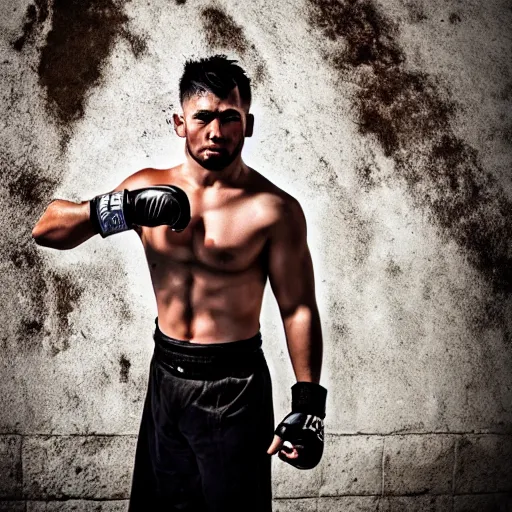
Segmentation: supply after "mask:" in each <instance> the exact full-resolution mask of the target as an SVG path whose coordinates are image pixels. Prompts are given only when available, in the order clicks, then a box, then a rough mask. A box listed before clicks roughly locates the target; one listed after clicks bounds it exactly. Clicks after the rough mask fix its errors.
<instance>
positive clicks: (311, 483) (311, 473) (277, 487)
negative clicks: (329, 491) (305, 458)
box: [272, 455, 325, 498]
mask: <svg viewBox="0 0 512 512" xmlns="http://www.w3.org/2000/svg"><path fill="white" fill-rule="evenodd" d="M323 464H325V461H324V460H322V461H321V462H320V464H319V465H318V466H317V467H316V468H313V469H310V470H307V471H306V470H300V469H296V468H294V467H293V466H290V464H287V463H286V462H283V461H282V460H280V459H279V458H278V457H277V455H274V456H273V457H272V495H273V497H274V498H295V497H297V496H301V497H313V498H314V497H317V496H318V491H319V489H320V485H321V482H322V466H323Z"/></svg>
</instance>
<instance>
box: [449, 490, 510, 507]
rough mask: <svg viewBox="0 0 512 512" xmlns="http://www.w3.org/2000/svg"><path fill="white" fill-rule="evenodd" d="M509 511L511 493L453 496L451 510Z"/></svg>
mask: <svg viewBox="0 0 512 512" xmlns="http://www.w3.org/2000/svg"><path fill="white" fill-rule="evenodd" d="M487 511H488V512H511V511H512V493H496V494H480V495H478V494H468V495H465V496H455V497H454V507H453V512H487Z"/></svg>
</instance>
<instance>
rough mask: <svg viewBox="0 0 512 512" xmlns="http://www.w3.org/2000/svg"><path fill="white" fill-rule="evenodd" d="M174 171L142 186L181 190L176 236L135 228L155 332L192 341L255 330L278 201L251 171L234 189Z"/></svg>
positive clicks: (151, 176) (157, 173)
mask: <svg viewBox="0 0 512 512" xmlns="http://www.w3.org/2000/svg"><path fill="white" fill-rule="evenodd" d="M180 171H181V167H177V168H174V169H169V170H151V171H148V172H147V176H146V177H145V179H144V181H146V185H156V184H167V183H168V184H173V185H176V186H178V187H180V188H182V189H183V190H184V191H185V192H186V193H187V196H188V198H189V200H190V205H191V217H192V218H191V221H190V224H189V225H188V227H187V228H186V229H185V230H184V231H182V232H181V233H176V232H173V231H172V230H171V228H169V227H168V226H159V227H156V228H142V231H141V232H139V234H140V236H141V239H142V243H143V245H144V248H145V251H146V257H147V260H148V265H149V270H150V273H151V279H152V283H153V288H154V291H155V296H156V301H157V308H158V322H159V326H160V329H161V330H162V331H163V332H164V333H165V334H167V335H169V336H171V337H173V338H177V339H181V340H189V341H191V342H195V343H215V342H229V341H235V340H240V339H246V338H249V337H251V336H253V335H254V334H256V333H257V332H258V330H259V316H260V310H261V303H262V298H263V291H264V288H265V283H266V281H267V263H268V261H267V243H268V239H269V235H268V233H269V228H270V227H271V226H272V224H273V223H274V222H276V220H277V219H278V216H279V205H280V204H281V202H282V201H283V198H282V197H281V196H280V193H279V192H280V191H279V189H278V188H277V187H275V186H273V185H272V184H271V183H270V182H269V181H268V180H266V179H265V178H263V177H262V176H261V175H259V174H258V173H257V172H256V171H253V170H249V172H248V174H247V177H246V179H244V180H243V183H242V184H238V185H237V186H236V187H235V186H226V185H222V186H221V187H219V186H216V185H213V186H210V187H197V185H193V184H191V183H190V181H188V180H187V179H186V176H185V175H184V174H183V173H182V172H180ZM140 185H141V184H140V183H138V186H137V187H136V188H139V187H140Z"/></svg>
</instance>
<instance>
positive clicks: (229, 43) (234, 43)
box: [201, 6, 267, 85]
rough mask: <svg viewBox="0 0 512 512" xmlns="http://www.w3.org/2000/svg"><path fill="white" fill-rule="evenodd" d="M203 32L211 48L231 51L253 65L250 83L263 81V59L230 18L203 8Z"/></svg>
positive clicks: (212, 9) (222, 12)
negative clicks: (245, 58)
mask: <svg viewBox="0 0 512 512" xmlns="http://www.w3.org/2000/svg"><path fill="white" fill-rule="evenodd" d="M201 20H202V23H203V30H204V33H205V36H206V42H207V43H208V45H209V46H211V47H212V48H218V49H222V50H233V51H235V52H237V53H238V54H239V55H241V56H244V57H247V60H248V62H251V63H254V64H255V66H254V69H253V70H252V71H253V72H252V73H251V83H252V84H254V85H258V84H261V83H262V82H264V81H265V79H266V76H267V72H266V66H265V63H264V62H263V59H262V58H261V57H260V55H259V54H258V52H257V51H256V47H255V45H254V44H251V43H250V42H249V40H248V39H247V37H246V36H245V33H244V30H243V28H242V27H241V26H240V25H238V24H237V23H236V22H235V20H234V19H233V17H232V16H230V15H229V14H228V13H227V12H225V11H224V10H222V9H220V8H219V7H215V6H210V7H205V8H204V9H202V11H201Z"/></svg>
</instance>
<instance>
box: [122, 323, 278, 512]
mask: <svg viewBox="0 0 512 512" xmlns="http://www.w3.org/2000/svg"><path fill="white" fill-rule="evenodd" d="M221 345H222V346H221ZM230 345H231V343H225V344H214V345H194V346H190V344H189V345H187V343H186V342H180V341H179V340H173V339H172V338H169V337H167V336H165V335H163V334H162V333H161V332H159V330H158V326H157V329H156V332H155V353H154V355H153V358H152V360H151V365H150V372H149V383H148V391H147V395H146V400H145V403H144V410H143V414H142V420H141V426H140V432H139V438H138V443H137V450H136V455H135V467H134V473H133V481H132V491H131V497H130V505H129V512H139V511H141V512H142V511H145V512H148V511H153V510H154V511H169V512H171V511H182V512H221V511H222V512H234V511H237V512H240V511H247V512H270V511H271V475H270V463H271V460H270V456H269V455H267V453H266V450H267V448H268V447H269V446H270V443H271V442H272V438H273V430H274V416H273V407H272V389H271V381H270V374H269V371H268V367H267V363H266V361H265V358H264V356H263V352H262V351H261V348H259V346H258V345H261V337H260V338H259V339H257V338H256V337H255V338H251V340H243V341H237V342H233V344H232V346H231V347H230ZM188 347H190V350H187V348H188ZM162 348H164V349H165V350H164V351H162V350H161V349H162ZM173 356H176V357H177V359H176V358H175V357H173ZM195 360H196V361H197V364H195ZM226 362H227V363H226ZM201 372H204V375H203V378H199V377H200V374H201Z"/></svg>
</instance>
